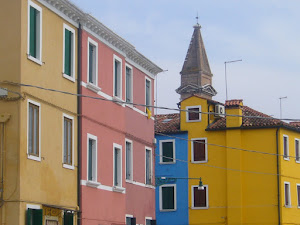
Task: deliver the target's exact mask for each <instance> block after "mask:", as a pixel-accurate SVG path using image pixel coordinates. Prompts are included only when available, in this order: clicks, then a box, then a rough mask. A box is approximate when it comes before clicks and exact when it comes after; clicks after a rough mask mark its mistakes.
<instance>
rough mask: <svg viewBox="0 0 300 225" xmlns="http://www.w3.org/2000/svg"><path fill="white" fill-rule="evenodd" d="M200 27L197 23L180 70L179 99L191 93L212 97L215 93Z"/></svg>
mask: <svg viewBox="0 0 300 225" xmlns="http://www.w3.org/2000/svg"><path fill="white" fill-rule="evenodd" d="M200 29H201V26H200V25H199V24H198V23H197V24H196V25H195V26H194V33H193V36H192V39H191V42H190V45H189V48H188V51H187V54H186V57H185V60H184V63H183V67H182V70H181V72H180V74H181V86H180V87H179V88H177V90H176V92H177V93H178V94H180V100H183V99H185V98H188V97H190V96H191V95H193V94H198V95H199V96H202V97H204V98H207V99H212V97H213V96H215V95H216V94H217V92H216V90H215V89H214V88H213V87H212V76H213V74H212V73H211V71H210V67H209V63H208V59H207V55H206V51H205V47H204V43H203V40H202V36H201V31H200Z"/></svg>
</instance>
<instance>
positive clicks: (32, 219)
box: [26, 205, 43, 225]
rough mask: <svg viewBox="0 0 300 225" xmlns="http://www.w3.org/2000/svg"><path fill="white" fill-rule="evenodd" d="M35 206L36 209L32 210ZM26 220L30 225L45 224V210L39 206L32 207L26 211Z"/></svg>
mask: <svg viewBox="0 0 300 225" xmlns="http://www.w3.org/2000/svg"><path fill="white" fill-rule="evenodd" d="M33 206H34V208H31V207H33ZM26 220H27V223H26V224H28V225H35V224H43V209H41V208H40V207H39V206H35V205H31V206H30V208H29V207H28V209H27V211H26Z"/></svg>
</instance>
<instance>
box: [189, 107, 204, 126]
mask: <svg viewBox="0 0 300 225" xmlns="http://www.w3.org/2000/svg"><path fill="white" fill-rule="evenodd" d="M186 110H187V112H186V122H199V121H201V113H200V112H201V105H197V106H188V107H186Z"/></svg>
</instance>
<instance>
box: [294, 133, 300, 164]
mask: <svg viewBox="0 0 300 225" xmlns="http://www.w3.org/2000/svg"><path fill="white" fill-rule="evenodd" d="M299 141H300V140H299V139H295V156H296V162H298V163H300V148H299V147H300V146H299Z"/></svg>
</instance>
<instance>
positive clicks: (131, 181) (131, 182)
mask: <svg viewBox="0 0 300 225" xmlns="http://www.w3.org/2000/svg"><path fill="white" fill-rule="evenodd" d="M125 181H126V182H127V183H130V184H133V183H134V182H133V180H128V179H126V180H125Z"/></svg>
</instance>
